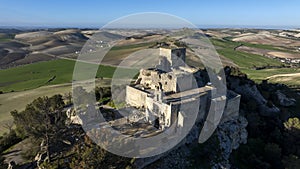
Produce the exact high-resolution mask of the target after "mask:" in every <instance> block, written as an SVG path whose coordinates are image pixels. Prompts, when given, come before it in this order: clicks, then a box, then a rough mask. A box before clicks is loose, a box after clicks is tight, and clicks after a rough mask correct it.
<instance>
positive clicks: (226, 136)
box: [212, 116, 248, 169]
mask: <svg viewBox="0 0 300 169" xmlns="http://www.w3.org/2000/svg"><path fill="white" fill-rule="evenodd" d="M247 125H248V122H247V120H246V119H245V118H244V117H242V116H239V117H238V118H236V119H234V120H231V121H227V122H225V123H223V124H221V125H220V126H219V127H218V129H217V133H216V134H217V137H218V140H219V146H220V150H221V153H220V155H217V159H216V160H215V161H213V162H212V168H214V169H219V168H230V163H229V157H230V154H231V153H232V150H235V149H237V148H238V147H239V146H240V144H246V143H247V136H248V133H247V130H246V126H247Z"/></svg>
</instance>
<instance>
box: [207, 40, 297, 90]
mask: <svg viewBox="0 0 300 169" xmlns="http://www.w3.org/2000/svg"><path fill="white" fill-rule="evenodd" d="M210 40H211V42H212V44H213V45H215V46H216V49H217V52H218V53H219V54H220V55H222V56H224V57H226V58H228V59H230V60H232V61H233V62H234V63H235V64H236V65H238V66H239V67H240V70H241V71H242V72H243V73H246V74H247V75H248V77H249V78H250V79H252V80H254V81H255V82H257V83H260V82H261V81H262V80H265V79H266V78H268V77H270V76H272V75H279V74H291V73H299V72H300V69H295V68H284V67H283V66H284V64H282V63H281V62H279V61H277V60H275V59H271V58H267V57H264V56H260V55H256V54H251V53H246V52H241V51H236V50H234V48H235V47H237V46H239V45H241V43H240V42H233V41H230V40H229V39H225V40H224V39H223V40H222V39H213V38H212V39H210ZM243 45H245V46H249V47H254V48H261V49H269V50H278V51H284V52H287V51H286V50H282V49H278V48H276V47H273V46H270V45H261V44H250V43H244V42H243ZM289 52H290V51H289ZM264 66H275V67H281V66H282V68H271V69H262V70H255V68H257V67H264ZM270 82H274V83H283V84H286V85H289V86H300V82H299V80H297V77H290V78H288V79H285V80H282V81H280V78H277V79H271V81H270Z"/></svg>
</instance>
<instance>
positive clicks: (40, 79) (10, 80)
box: [0, 59, 132, 92]
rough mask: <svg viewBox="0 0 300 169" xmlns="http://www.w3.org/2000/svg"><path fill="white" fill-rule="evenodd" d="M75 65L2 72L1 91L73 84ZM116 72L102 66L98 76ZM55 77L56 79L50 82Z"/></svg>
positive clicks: (55, 63) (58, 63)
mask: <svg viewBox="0 0 300 169" xmlns="http://www.w3.org/2000/svg"><path fill="white" fill-rule="evenodd" d="M75 63H76V62H75V61H72V60H63V59H59V60H52V61H47V62H39V63H34V64H29V65H24V66H18V67H15V68H10V69H5V70H0V91H3V92H10V91H23V90H28V89H35V88H37V87H40V86H44V85H53V84H62V83H71V82H72V76H73V69H74V65H75ZM80 64H82V65H84V67H85V71H89V70H92V69H91V67H94V66H91V64H88V63H80ZM115 70H116V67H112V66H103V65H100V66H99V69H98V72H97V75H96V76H97V77H98V78H100V77H104V78H111V77H112V76H113V73H114V71H115ZM123 70H124V71H123V72H124V74H126V73H128V71H132V70H130V69H125V68H124V69H123ZM54 76H55V79H54V80H52V81H51V82H48V81H49V80H50V79H52V78H53V77H54ZM47 82H48V83H47Z"/></svg>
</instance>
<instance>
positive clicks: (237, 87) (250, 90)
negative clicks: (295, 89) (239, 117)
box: [227, 76, 280, 116]
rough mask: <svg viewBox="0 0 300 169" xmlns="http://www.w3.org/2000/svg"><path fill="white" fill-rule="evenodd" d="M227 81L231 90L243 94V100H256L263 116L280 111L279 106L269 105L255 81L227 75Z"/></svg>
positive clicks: (276, 113) (272, 114)
mask: <svg viewBox="0 0 300 169" xmlns="http://www.w3.org/2000/svg"><path fill="white" fill-rule="evenodd" d="M227 82H228V83H229V88H230V89H231V90H233V91H234V92H236V93H238V94H240V95H241V96H242V100H244V101H245V100H246V101H250V100H254V101H255V102H256V104H257V107H258V111H259V113H260V114H261V115H262V116H274V115H278V114H279V113H280V110H279V108H278V107H276V106H274V105H267V100H266V99H265V98H264V97H263V96H262V95H261V93H260V92H259V90H258V89H257V87H256V85H255V83H254V82H253V81H251V80H248V79H246V78H240V77H233V76H229V77H227Z"/></svg>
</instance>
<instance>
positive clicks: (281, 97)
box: [275, 90, 296, 107]
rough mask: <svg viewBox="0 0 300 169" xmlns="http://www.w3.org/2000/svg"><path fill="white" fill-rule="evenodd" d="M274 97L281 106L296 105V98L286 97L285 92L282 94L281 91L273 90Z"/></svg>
mask: <svg viewBox="0 0 300 169" xmlns="http://www.w3.org/2000/svg"><path fill="white" fill-rule="evenodd" d="M275 95H276V98H277V100H278V103H279V104H280V105H281V106H284V107H290V106H295V105H296V100H295V99H294V98H288V97H287V96H286V95H285V94H283V93H282V92H281V91H279V90H277V91H276V92H275Z"/></svg>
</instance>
